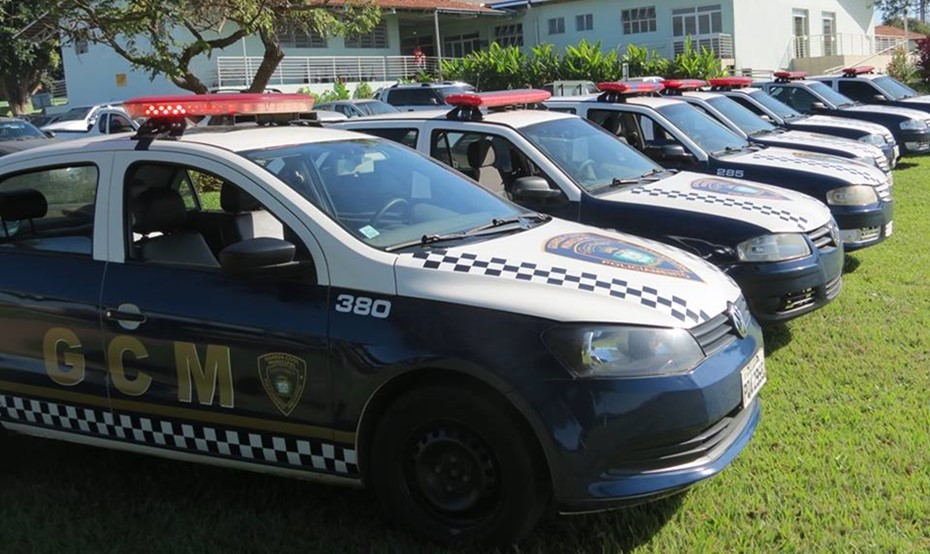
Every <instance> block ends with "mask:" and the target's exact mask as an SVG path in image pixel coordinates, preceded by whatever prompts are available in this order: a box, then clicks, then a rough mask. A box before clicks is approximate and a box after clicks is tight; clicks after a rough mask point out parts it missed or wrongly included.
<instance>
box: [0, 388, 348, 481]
mask: <svg viewBox="0 0 930 554" xmlns="http://www.w3.org/2000/svg"><path fill="white" fill-rule="evenodd" d="M0 419H6V420H10V421H15V422H18V423H27V424H32V425H38V426H42V427H50V428H53V429H56V430H63V431H70V432H74V433H79V434H87V435H94V436H98V437H101V438H107V439H111V440H119V441H126V442H133V443H138V444H142V445H145V446H153V447H158V448H167V449H171V450H181V451H187V452H193V453H200V454H205V455H210V456H215V457H220V458H229V459H235V460H238V461H244V462H253V463H262V464H272V465H276V466H284V467H287V468H290V469H301V470H310V471H318V472H329V473H335V474H339V475H346V476H355V475H357V474H358V466H357V461H356V453H355V449H354V448H349V447H346V446H341V445H337V444H333V443H328V442H324V441H319V440H315V439H305V438H298V437H293V436H287V435H281V434H269V433H258V432H255V431H245V430H242V429H233V428H225V427H220V426H214V425H204V424H201V423H196V422H193V421H186V422H179V421H173V420H169V419H165V418H157V417H151V416H141V415H137V414H115V415H114V414H113V413H112V412H109V411H107V410H103V409H99V408H86V407H79V406H72V405H68V404H63V403H59V402H52V401H48V400H37V399H31V398H22V397H18V396H9V395H5V394H0Z"/></svg>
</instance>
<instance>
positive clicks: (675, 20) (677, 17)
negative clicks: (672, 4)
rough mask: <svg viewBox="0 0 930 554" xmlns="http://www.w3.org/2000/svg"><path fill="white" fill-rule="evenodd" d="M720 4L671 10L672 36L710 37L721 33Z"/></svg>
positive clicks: (721, 13)
mask: <svg viewBox="0 0 930 554" xmlns="http://www.w3.org/2000/svg"><path fill="white" fill-rule="evenodd" d="M722 17H723V12H722V11H721V10H720V4H714V5H711V6H698V7H696V8H681V9H677V10H672V36H676V37H686V36H689V35H692V36H693V35H710V34H713V33H720V32H722V31H723V19H722Z"/></svg>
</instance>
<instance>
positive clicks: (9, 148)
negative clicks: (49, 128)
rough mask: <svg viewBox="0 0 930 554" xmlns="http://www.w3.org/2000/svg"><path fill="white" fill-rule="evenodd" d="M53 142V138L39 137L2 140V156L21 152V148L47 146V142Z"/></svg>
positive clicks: (0, 149) (0, 151)
mask: <svg viewBox="0 0 930 554" xmlns="http://www.w3.org/2000/svg"><path fill="white" fill-rule="evenodd" d="M52 142H54V141H53V140H52V139H43V138H38V137H36V138H30V139H22V140H4V141H0V156H5V155H7V154H12V153H13V152H19V151H21V150H28V149H30V148H35V147H37V146H45V145H46V144H51V143H52Z"/></svg>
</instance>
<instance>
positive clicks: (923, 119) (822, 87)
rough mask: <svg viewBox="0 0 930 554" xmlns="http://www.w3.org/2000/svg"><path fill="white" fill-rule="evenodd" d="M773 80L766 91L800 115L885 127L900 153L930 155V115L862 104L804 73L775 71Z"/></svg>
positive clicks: (918, 111)
mask: <svg viewBox="0 0 930 554" xmlns="http://www.w3.org/2000/svg"><path fill="white" fill-rule="evenodd" d="M774 77H775V80H774V81H769V82H766V83H763V84H762V85H761V86H762V88H763V89H765V91H766V92H768V93H769V94H771V95H772V96H774V97H775V98H777V99H778V100H781V101H782V102H784V103H785V104H788V105H789V106H791V107H792V108H794V109H796V110H798V111H799V112H801V113H809V114H828V115H834V116H837V117H848V118H851V119H859V120H863V121H871V122H872V123H878V124H879V125H883V126H885V127H887V128H888V130H889V131H891V133H892V134H893V135H894V138H895V140H896V141H897V142H898V145H899V146H901V153H902V154H904V155H907V154H927V153H930V115H928V114H927V113H925V112H922V111H920V110H915V109H911V108H900V107H897V106H879V105H874V104H861V103H859V102H857V101H855V100H853V99H852V98H850V97H848V96H846V95H844V94H841V93H839V92H837V91H835V90H833V88H831V87H830V85H827V84H826V83H822V82H820V81H816V80H814V79H808V78H807V73H804V72H803V71H776V72H775V73H774Z"/></svg>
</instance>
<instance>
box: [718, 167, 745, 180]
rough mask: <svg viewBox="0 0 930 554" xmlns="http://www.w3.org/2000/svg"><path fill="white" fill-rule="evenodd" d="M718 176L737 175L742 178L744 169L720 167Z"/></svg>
mask: <svg viewBox="0 0 930 554" xmlns="http://www.w3.org/2000/svg"><path fill="white" fill-rule="evenodd" d="M717 177H735V178H737V179H741V178H742V177H743V170H742V169H718V170H717Z"/></svg>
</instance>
